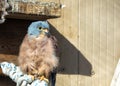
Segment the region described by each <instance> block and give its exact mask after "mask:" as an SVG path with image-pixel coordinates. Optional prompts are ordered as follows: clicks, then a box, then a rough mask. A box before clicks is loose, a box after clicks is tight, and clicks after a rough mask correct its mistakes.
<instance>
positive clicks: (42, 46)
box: [18, 34, 58, 78]
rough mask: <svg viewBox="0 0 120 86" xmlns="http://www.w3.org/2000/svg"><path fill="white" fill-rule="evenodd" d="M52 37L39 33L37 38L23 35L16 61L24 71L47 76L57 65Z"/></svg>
mask: <svg viewBox="0 0 120 86" xmlns="http://www.w3.org/2000/svg"><path fill="white" fill-rule="evenodd" d="M54 39H55V38H54V37H52V36H50V37H48V36H46V35H43V34H40V36H39V37H37V38H34V37H33V38H29V36H28V35H26V36H25V38H24V40H23V42H22V44H21V46H20V51H19V57H18V63H19V66H20V68H21V70H22V71H23V72H24V73H27V74H31V75H35V76H41V75H44V76H45V77H46V78H48V77H49V74H50V72H52V71H53V70H54V68H56V67H57V66H58V58H57V57H56V53H55V45H56V43H55V41H54Z"/></svg>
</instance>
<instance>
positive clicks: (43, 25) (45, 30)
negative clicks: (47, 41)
mask: <svg viewBox="0 0 120 86" xmlns="http://www.w3.org/2000/svg"><path fill="white" fill-rule="evenodd" d="M41 34H44V35H48V34H49V24H48V22H47V21H36V22H32V23H31V24H30V26H29V27H28V36H34V37H38V36H39V35H41Z"/></svg>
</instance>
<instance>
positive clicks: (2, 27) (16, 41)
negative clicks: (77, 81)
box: [0, 19, 92, 76]
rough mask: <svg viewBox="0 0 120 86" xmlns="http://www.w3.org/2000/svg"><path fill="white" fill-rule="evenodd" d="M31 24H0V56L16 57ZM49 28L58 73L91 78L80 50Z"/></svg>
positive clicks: (89, 67) (16, 22)
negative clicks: (55, 39)
mask: <svg viewBox="0 0 120 86" xmlns="http://www.w3.org/2000/svg"><path fill="white" fill-rule="evenodd" d="M31 22H32V21H28V20H16V19H8V20H6V22H5V23H3V24H0V56H1V54H3V55H5V54H8V55H18V52H19V46H20V44H21V42H22V40H23V38H24V36H25V34H26V32H27V27H28V26H29V24H30V23H31ZM50 27H51V30H50V32H51V34H52V35H54V36H55V37H56V38H57V40H58V49H59V53H58V54H59V57H60V64H59V68H58V73H60V74H79V75H85V76H91V71H92V65H91V63H90V62H89V61H88V60H87V59H86V58H85V57H84V56H83V54H82V53H81V52H80V50H78V49H77V48H76V47H75V46H74V45H73V44H72V43H71V42H70V41H69V40H68V39H67V38H65V37H64V36H63V35H62V34H61V33H60V32H58V31H57V29H56V28H55V27H54V25H52V24H50ZM0 58H1V57H0ZM0 60H1V59H0Z"/></svg>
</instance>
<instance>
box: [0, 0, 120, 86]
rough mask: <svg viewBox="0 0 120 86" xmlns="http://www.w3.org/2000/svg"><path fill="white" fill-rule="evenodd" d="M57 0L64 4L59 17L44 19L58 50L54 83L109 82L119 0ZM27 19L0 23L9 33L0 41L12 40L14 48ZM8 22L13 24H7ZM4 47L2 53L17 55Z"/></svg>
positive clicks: (118, 38) (117, 50) (100, 85)
mask: <svg viewBox="0 0 120 86" xmlns="http://www.w3.org/2000/svg"><path fill="white" fill-rule="evenodd" d="M61 3H63V4H65V5H66V8H64V9H63V10H62V14H61V17H60V18H57V19H49V20H48V21H49V23H50V27H51V33H52V34H53V35H55V36H56V37H57V39H58V43H59V50H60V52H59V56H60V66H59V73H58V74H57V83H56V86H110V83H111V81H112V78H113V75H114V71H115V68H116V65H117V63H118V59H119V57H120V46H119V44H120V29H119V27H120V15H119V14H120V0H75V1H73V0H61ZM28 19H29V18H28ZM8 21H9V20H8ZM29 23H30V21H25V20H16V21H14V20H12V21H9V23H7V22H6V23H5V24H2V25H0V34H3V32H4V33H6V35H7V34H8V33H9V36H11V38H9V39H8V38H7V37H6V36H4V35H1V36H0V40H2V38H3V39H4V42H3V41H0V45H3V44H5V43H8V45H11V44H13V45H14V44H15V46H16V48H17V49H18V47H19V43H20V42H21V41H20V40H22V38H23V36H24V34H25V32H26V29H27V26H28V25H29ZM10 25H14V26H12V27H11V28H9V26H10ZM1 27H2V28H5V29H4V30H3V29H2V28H1ZM19 33H22V35H20V34H19ZM14 36H16V37H17V38H19V39H20V40H19V39H17V38H16V37H14ZM12 37H13V38H14V39H12ZM6 39H7V40H6ZM15 40H16V41H17V45H16V41H15ZM18 40H19V42H18ZM2 42H3V43H2ZM14 42H15V43H14ZM5 45H6V44H5ZM4 48H5V49H3V50H1V51H0V52H1V54H2V55H4V56H6V55H13V56H14V55H15V56H17V52H18V51H17V52H16V51H12V52H11V51H10V50H9V51H6V50H8V49H7V48H6V47H4ZM10 48H11V49H12V47H10ZM16 48H13V49H16ZM4 51H6V52H7V53H5V52H4ZM5 58H6V57H5ZM94 73H95V74H94ZM91 74H94V75H91Z"/></svg>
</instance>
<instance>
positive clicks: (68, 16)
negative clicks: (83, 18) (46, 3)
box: [49, 0, 79, 86]
mask: <svg viewBox="0 0 120 86" xmlns="http://www.w3.org/2000/svg"><path fill="white" fill-rule="evenodd" d="M61 2H62V3H63V4H65V5H66V7H65V8H64V9H63V11H62V16H61V18H59V19H56V20H49V21H50V23H51V24H52V26H54V28H53V31H51V32H52V33H55V36H56V37H57V39H58V42H59V47H60V74H58V75H57V83H56V85H57V86H61V85H62V86H78V85H77V84H78V83H77V81H78V80H77V77H78V76H76V74H78V52H79V51H78V49H77V46H78V0H75V1H67V0H62V1H61ZM73 82H75V83H73Z"/></svg>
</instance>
